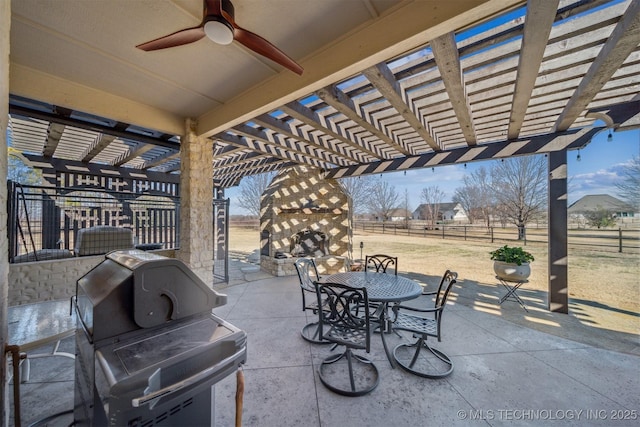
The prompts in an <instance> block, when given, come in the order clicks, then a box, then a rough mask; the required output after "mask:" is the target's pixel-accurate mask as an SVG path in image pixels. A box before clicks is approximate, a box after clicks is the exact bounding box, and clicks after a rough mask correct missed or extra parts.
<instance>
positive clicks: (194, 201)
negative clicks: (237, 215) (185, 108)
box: [176, 119, 214, 287]
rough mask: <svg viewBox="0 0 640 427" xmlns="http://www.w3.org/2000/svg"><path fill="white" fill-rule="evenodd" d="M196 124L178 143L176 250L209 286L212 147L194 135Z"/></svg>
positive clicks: (189, 124)
mask: <svg viewBox="0 0 640 427" xmlns="http://www.w3.org/2000/svg"><path fill="white" fill-rule="evenodd" d="M196 127H197V123H196V121H195V120H193V119H187V120H186V122H185V135H184V136H183V137H182V140H181V142H180V250H179V251H178V252H177V253H176V256H177V258H178V259H180V260H182V261H184V262H185V263H186V264H187V265H189V267H191V269H192V270H193V271H194V273H196V274H197V275H198V276H199V277H200V278H201V279H202V280H203V281H204V282H205V283H206V284H208V285H209V286H211V287H212V286H213V264H214V263H213V147H212V145H211V141H210V140H209V139H208V138H205V137H198V135H197V134H196V132H195V131H196Z"/></svg>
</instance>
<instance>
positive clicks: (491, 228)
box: [489, 227, 493, 243]
mask: <svg viewBox="0 0 640 427" xmlns="http://www.w3.org/2000/svg"><path fill="white" fill-rule="evenodd" d="M489 228H490V230H491V243H493V227H489Z"/></svg>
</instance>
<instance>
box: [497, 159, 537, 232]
mask: <svg viewBox="0 0 640 427" xmlns="http://www.w3.org/2000/svg"><path fill="white" fill-rule="evenodd" d="M491 186H492V187H493V190H494V196H495V198H496V202H497V208H499V210H501V211H502V213H503V214H504V216H505V217H506V218H508V220H509V221H510V222H512V223H514V224H515V225H516V226H517V227H518V239H524V238H525V227H526V225H527V222H529V221H531V220H533V219H535V217H536V216H537V215H540V214H541V213H542V212H543V211H544V207H545V205H546V201H547V191H546V189H547V163H546V161H545V157H544V156H541V155H534V156H524V157H515V158H510V159H504V160H502V161H500V162H497V163H496V164H495V166H493V167H492V168H491Z"/></svg>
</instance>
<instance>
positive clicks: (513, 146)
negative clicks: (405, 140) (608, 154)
mask: <svg viewBox="0 0 640 427" xmlns="http://www.w3.org/2000/svg"><path fill="white" fill-rule="evenodd" d="M602 129H604V128H603V127H597V128H583V129H579V130H572V131H567V132H564V133H560V134H554V135H542V136H537V137H533V138H523V139H519V140H516V141H510V142H496V143H490V144H484V145H476V146H475V147H463V148H457V149H453V150H448V151H443V152H440V153H427V154H422V155H420V156H412V157H404V158H401V159H395V160H385V161H380V162H372V163H367V164H362V165H356V166H349V167H343V168H333V169H329V170H326V171H325V175H324V177H325V178H346V177H350V176H360V175H370V174H379V173H384V172H395V171H402V170H410V169H420V168H428V167H435V166H445V165H452V164H456V163H469V162H475V161H480V160H492V159H504V158H510V157H513V156H524V155H527V154H542V153H550V152H554V151H561V150H575V149H578V148H583V147H584V146H586V145H587V144H588V143H589V142H591V138H593V137H594V136H595V135H596V134H597V133H598V132H600V131H601V130H602Z"/></svg>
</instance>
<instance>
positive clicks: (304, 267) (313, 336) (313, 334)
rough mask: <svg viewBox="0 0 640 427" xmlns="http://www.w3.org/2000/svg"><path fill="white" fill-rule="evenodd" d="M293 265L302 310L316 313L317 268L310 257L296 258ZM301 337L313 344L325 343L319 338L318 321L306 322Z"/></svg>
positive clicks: (318, 276)
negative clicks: (300, 292)
mask: <svg viewBox="0 0 640 427" xmlns="http://www.w3.org/2000/svg"><path fill="white" fill-rule="evenodd" d="M294 266H295V267H296V271H297V272H298V278H299V279H300V290H301V291H302V311H306V310H309V311H312V312H313V313H314V314H318V310H319V307H320V306H318V300H317V298H316V286H315V284H314V282H315V281H317V280H320V275H319V274H318V269H317V267H316V263H315V261H313V259H312V258H298V259H297V260H296V261H295V263H294ZM300 334H301V335H302V338H304V339H305V340H306V341H309V342H311V343H314V344H325V343H326V341H323V340H322V339H321V338H320V335H319V331H318V321H315V322H310V323H307V324H306V325H305V326H304V327H303V328H302V331H300Z"/></svg>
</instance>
